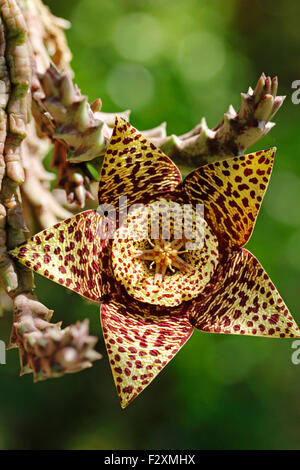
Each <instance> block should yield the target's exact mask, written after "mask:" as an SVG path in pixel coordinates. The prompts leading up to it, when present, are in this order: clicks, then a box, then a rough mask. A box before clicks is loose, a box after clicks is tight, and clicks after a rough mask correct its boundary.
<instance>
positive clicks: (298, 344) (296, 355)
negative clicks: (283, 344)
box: [291, 339, 300, 366]
mask: <svg viewBox="0 0 300 470" xmlns="http://www.w3.org/2000/svg"><path fill="white" fill-rule="evenodd" d="M291 348H292V349H295V351H294V352H293V353H292V356H291V361H292V364H294V365H295V366H297V365H299V364H300V339H297V340H295V341H293V342H292V346H291Z"/></svg>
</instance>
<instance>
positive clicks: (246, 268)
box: [187, 249, 300, 338]
mask: <svg viewBox="0 0 300 470" xmlns="http://www.w3.org/2000/svg"><path fill="white" fill-rule="evenodd" d="M187 314H188V315H189V317H190V321H191V323H192V325H194V326H195V327H196V328H198V329H199V330H202V331H207V332H210V333H231V334H244V335H251V336H253V335H254V336H268V337H272V338H275V337H280V338H284V337H294V336H300V332H299V328H298V326H297V325H296V323H295V321H294V319H293V317H292V316H291V314H290V312H289V310H288V308H287V306H286V305H285V303H284V302H283V300H282V298H281V297H280V295H279V293H278V291H277V289H276V288H275V286H274V284H273V283H272V281H271V279H270V278H269V276H268V275H267V273H266V272H265V270H264V269H263V267H262V266H261V265H260V263H259V262H258V261H257V259H256V258H255V257H254V256H253V255H252V254H251V253H250V252H249V251H247V250H245V249H242V250H238V251H234V252H232V253H231V254H230V255H229V256H228V259H227V261H226V263H224V264H223V265H219V268H218V269H217V271H216V273H215V275H214V277H213V279H212V280H211V281H210V283H209V284H208V285H207V287H206V288H205V289H204V291H203V292H202V293H201V294H200V295H199V297H198V298H197V299H195V300H194V301H193V302H192V305H191V306H190V307H189V309H188V312H187Z"/></svg>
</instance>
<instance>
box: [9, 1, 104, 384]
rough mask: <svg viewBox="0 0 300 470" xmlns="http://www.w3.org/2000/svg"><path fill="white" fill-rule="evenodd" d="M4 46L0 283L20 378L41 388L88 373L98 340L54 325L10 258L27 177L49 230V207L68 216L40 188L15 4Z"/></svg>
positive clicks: (21, 225)
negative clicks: (42, 383) (29, 377)
mask: <svg viewBox="0 0 300 470" xmlns="http://www.w3.org/2000/svg"><path fill="white" fill-rule="evenodd" d="M28 3H30V2H28ZM0 39H1V46H0V90H1V91H0V182H1V193H0V283H1V286H2V288H3V289H4V290H5V292H6V294H8V295H9V297H10V298H11V299H12V304H13V310H14V323H13V329H12V333H11V340H10V346H9V347H17V348H18V349H19V355H20V364H21V374H24V373H28V372H31V373H33V375H34V380H35V381H37V380H43V379H46V378H50V377H59V376H61V375H63V374H65V373H70V372H76V371H79V370H82V369H84V368H86V367H90V366H91V363H92V361H94V360H96V359H99V358H100V357H101V356H100V355H99V354H98V353H97V352H96V351H94V350H93V347H94V345H95V343H96V341H97V338H95V337H92V336H89V335H88V322H87V321H85V322H83V323H77V324H76V325H73V326H69V327H67V328H65V329H64V330H61V325H60V324H56V325H55V324H51V323H50V322H49V321H50V319H51V316H52V313H53V312H52V311H51V310H49V309H48V308H47V307H45V306H44V305H43V304H41V303H40V302H38V300H37V299H36V297H35V295H34V282H33V276H32V273H31V272H30V271H29V270H28V269H27V268H26V267H25V268H24V267H22V266H20V265H17V266H16V265H15V263H14V262H13V261H12V259H11V258H10V257H9V255H8V253H7V251H8V250H9V249H11V248H14V247H15V246H17V245H20V244H21V243H23V242H24V241H25V239H26V232H27V231H28V229H27V227H26V224H25V220H24V213H23V207H22V203H21V191H20V185H21V183H23V182H24V178H25V176H26V182H25V183H24V184H23V188H22V192H23V194H24V195H25V196H27V200H29V202H30V203H31V205H32V206H34V207H35V208H37V207H38V206H39V207H40V208H41V213H43V212H44V225H45V226H46V225H47V223H48V222H49V219H50V223H51V222H52V221H51V217H50V216H49V213H48V217H45V209H46V210H49V209H48V206H50V210H52V214H55V215H57V216H58V217H64V216H66V215H67V216H68V214H69V213H68V212H67V211H64V210H63V209H62V208H61V207H60V206H59V205H58V204H57V203H56V205H55V204H54V199H52V196H51V195H50V193H49V191H46V189H45V187H43V186H42V185H41V182H42V181H45V180H47V179H49V175H48V174H47V172H45V171H44V170H43V168H42V166H41V160H40V158H39V157H40V153H41V152H44V151H45V150H46V147H45V145H46V146H47V144H45V142H42V141H41V140H40V139H39V138H38V136H37V135H36V134H35V131H34V127H32V124H31V126H30V124H29V122H28V121H29V116H30V103H31V95H30V82H31V71H32V70H31V56H30V44H29V42H28V40H27V29H26V23H25V20H24V16H23V14H22V11H21V9H20V7H19V3H18V1H17V0H0ZM47 148H48V146H47ZM21 155H22V158H21ZM33 155H34V158H33ZM23 164H24V167H25V171H24V167H23ZM4 175H5V176H4ZM42 196H44V197H42ZM40 198H41V199H40ZM43 207H44V210H43Z"/></svg>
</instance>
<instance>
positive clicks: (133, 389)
mask: <svg viewBox="0 0 300 470" xmlns="http://www.w3.org/2000/svg"><path fill="white" fill-rule="evenodd" d="M139 307H140V308H139V309H137V310H136V313H134V314H133V313H132V308H130V310H131V313H130V314H129V313H128V310H129V309H128V307H127V305H126V304H125V305H124V303H120V302H118V301H111V302H109V303H106V304H102V306H101V323H102V328H103V335H104V339H105V343H106V348H107V352H108V356H109V360H110V365H111V369H112V374H113V377H114V381H115V385H116V388H117V392H118V395H119V398H120V401H121V406H122V408H125V407H126V406H127V405H128V404H129V403H130V402H131V401H132V400H133V399H134V398H136V396H137V395H139V394H140V393H141V392H142V391H143V390H144V389H145V388H146V387H147V385H149V384H150V382H152V380H153V379H154V378H155V377H156V376H157V374H158V373H159V372H160V371H161V370H162V369H163V367H164V366H165V365H166V364H167V363H168V362H169V361H170V360H171V359H172V358H173V357H174V356H175V354H176V353H177V352H178V350H179V349H180V348H181V347H182V346H183V345H184V343H185V342H186V341H187V340H188V339H189V337H190V336H191V334H192V332H193V327H192V326H191V324H190V322H189V320H188V318H187V317H186V316H176V314H175V313H174V314H173V315H172V314H171V315H170V314H168V315H160V316H155V315H148V316H145V315H143V314H142V307H143V304H141V303H140V304H139Z"/></svg>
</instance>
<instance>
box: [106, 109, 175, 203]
mask: <svg viewBox="0 0 300 470" xmlns="http://www.w3.org/2000/svg"><path fill="white" fill-rule="evenodd" d="M180 182H181V175H180V171H179V170H178V168H177V167H176V166H175V165H174V163H173V162H172V161H171V160H170V159H169V158H168V157H167V156H166V155H165V154H164V153H163V152H162V151H161V150H160V149H158V148H156V147H155V145H154V144H152V143H151V142H150V141H149V140H148V139H147V138H146V137H144V136H143V135H142V134H141V133H140V132H139V131H137V130H136V129H135V128H134V127H132V126H131V125H130V124H129V123H128V122H127V121H126V120H125V119H123V118H121V117H118V116H117V117H116V124H115V127H114V130H113V134H112V137H111V140H110V143H109V146H108V148H107V150H106V154H105V157H104V161H103V165H102V169H101V174H100V182H99V193H98V195H99V204H111V205H112V206H114V207H118V204H119V197H121V196H126V197H127V204H128V206H129V205H131V204H134V203H137V202H138V203H143V202H144V201H146V200H149V198H151V197H154V196H157V195H159V194H164V193H166V192H169V191H172V190H173V189H175V188H176V187H177V186H178V184H179V183H180Z"/></svg>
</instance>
